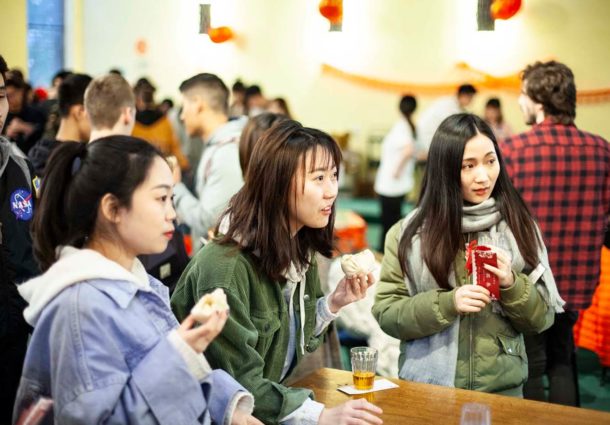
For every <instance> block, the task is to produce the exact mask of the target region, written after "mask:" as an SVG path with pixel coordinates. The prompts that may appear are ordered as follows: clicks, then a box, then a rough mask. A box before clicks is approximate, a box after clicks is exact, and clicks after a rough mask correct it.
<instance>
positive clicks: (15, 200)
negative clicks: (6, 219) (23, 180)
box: [9, 189, 34, 221]
mask: <svg viewBox="0 0 610 425" xmlns="http://www.w3.org/2000/svg"><path fill="white" fill-rule="evenodd" d="M9 201H10V203H11V204H10V205H11V211H12V212H13V214H15V217H17V220H22V221H28V220H31V219H32V216H33V215H34V204H33V202H32V193H31V192H30V191H28V190H25V189H17V190H16V191H14V192H13V193H11V197H10V200H9Z"/></svg>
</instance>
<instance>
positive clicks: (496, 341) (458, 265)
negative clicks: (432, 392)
mask: <svg viewBox="0 0 610 425" xmlns="http://www.w3.org/2000/svg"><path fill="white" fill-rule="evenodd" d="M401 223H402V222H399V223H397V224H396V225H394V227H392V229H390V231H389V232H388V234H387V237H386V247H385V256H384V258H383V262H382V266H381V278H380V281H379V283H378V284H377V285H378V286H377V295H376V298H375V305H374V306H373V315H374V316H375V318H376V319H377V321H378V322H379V325H380V326H381V328H382V329H383V331H384V332H386V333H387V334H388V335H390V336H393V337H395V338H398V339H400V340H402V341H409V340H413V339H417V338H423V337H426V336H429V335H433V334H435V333H438V332H440V331H442V330H444V329H445V328H447V327H449V326H450V325H451V324H452V323H453V322H454V321H455V320H458V317H459V316H460V315H459V314H458V312H457V309H456V307H455V302H454V294H455V291H456V289H452V290H444V289H440V288H439V289H438V290H432V291H427V292H423V293H420V294H417V295H416V296H410V295H409V293H408V290H407V287H406V284H405V281H404V277H403V275H402V272H401V269H400V264H399V261H398V244H399V238H400V235H401V232H400V231H401ZM464 257H465V256H464V251H460V252H458V255H457V258H456V261H455V263H454V271H455V274H456V275H455V277H456V282H457V285H458V287H459V286H461V285H465V284H469V283H470V281H469V279H470V278H469V277H468V276H467V273H466V271H465V258H464ZM514 277H515V283H514V284H513V286H511V287H510V288H507V289H501V290H500V295H501V296H500V298H501V301H500V304H501V306H502V310H503V312H504V315H501V314H499V313H495V312H493V311H492V305H491V304H488V305H487V306H486V307H485V308H484V309H483V310H482V311H480V312H478V313H472V314H464V315H462V316H461V320H460V326H459V340H458V358H457V368H456V373H455V386H456V387H457V388H464V389H472V390H478V391H485V392H490V393H502V394H505V395H517V396H519V395H521V393H522V386H523V383H524V382H525V381H526V380H527V356H526V354H525V345H524V343H523V334H524V333H537V332H541V331H542V330H544V329H546V328H548V327H549V326H550V325H551V324H552V322H553V318H554V314H553V311H552V310H551V309H549V308H548V307H547V305H546V303H545V302H544V300H543V299H542V297H541V296H540V294H539V293H538V291H537V290H536V288H535V286H534V285H533V284H532V283H531V281H530V280H529V279H528V278H527V276H526V275H525V274H522V273H514ZM404 361H405V352H404V344H402V346H401V356H400V359H399V369H400V367H401V366H402V364H403V363H404Z"/></svg>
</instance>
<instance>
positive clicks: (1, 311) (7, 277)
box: [0, 137, 39, 423]
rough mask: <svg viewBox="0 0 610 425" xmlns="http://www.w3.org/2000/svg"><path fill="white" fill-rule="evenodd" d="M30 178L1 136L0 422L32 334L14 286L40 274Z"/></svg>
mask: <svg viewBox="0 0 610 425" xmlns="http://www.w3.org/2000/svg"><path fill="white" fill-rule="evenodd" d="M32 176H33V173H32V167H31V165H30V164H29V163H28V161H27V160H26V159H25V158H24V157H23V156H22V155H21V154H20V152H19V151H18V150H17V149H16V148H15V147H14V146H13V145H11V144H10V143H9V142H8V141H7V139H4V138H2V137H0V423H10V421H11V414H12V409H13V403H14V400H15V393H16V390H17V387H18V385H19V379H20V376H21V367H22V364H23V359H24V358H25V351H26V346H27V338H28V334H29V332H30V328H29V326H28V325H27V324H26V322H25V320H24V318H23V309H24V308H25V306H26V302H25V301H24V300H23V298H21V296H20V295H19V293H18V292H17V286H16V284H18V283H21V282H23V281H25V280H27V279H29V278H31V277H33V276H36V275H37V274H39V271H38V266H37V264H36V262H35V260H34V256H33V254H32V238H31V236H30V225H31V223H32V217H33V215H34V207H35V189H34V187H33V185H34V183H33V181H32Z"/></svg>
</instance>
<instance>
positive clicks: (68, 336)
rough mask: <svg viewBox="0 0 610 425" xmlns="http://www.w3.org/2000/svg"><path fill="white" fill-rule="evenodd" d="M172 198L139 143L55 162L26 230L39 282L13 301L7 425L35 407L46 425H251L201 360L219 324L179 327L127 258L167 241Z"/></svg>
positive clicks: (80, 147) (152, 282) (161, 294)
mask: <svg viewBox="0 0 610 425" xmlns="http://www.w3.org/2000/svg"><path fill="white" fill-rule="evenodd" d="M172 187H173V184H172V172H171V170H170V167H169V165H168V164H167V162H166V161H165V160H164V159H163V157H162V156H161V155H160V153H159V151H158V150H157V149H156V148H154V147H152V146H151V145H149V144H148V143H146V142H145V141H143V140H140V139H136V138H132V137H124V136H112V137H107V138H102V139H99V140H97V141H95V142H93V143H91V144H88V145H87V144H82V143H62V146H60V147H58V148H57V149H56V151H55V152H54V153H53V155H52V156H51V158H50V160H49V166H48V168H47V175H46V178H45V180H44V182H43V184H42V192H41V198H40V204H39V208H38V210H37V211H36V215H35V218H34V227H33V233H34V248H35V254H36V256H37V259H38V260H39V263H40V265H41V268H42V270H44V271H45V272H44V274H43V275H41V276H39V277H37V278H34V279H32V280H30V281H28V282H26V283H24V284H23V285H22V286H21V287H20V289H19V291H20V293H21V295H22V296H23V297H24V298H25V299H26V300H27V301H28V302H29V306H28V307H27V309H26V310H25V312H24V316H25V318H26V320H27V321H28V323H30V324H31V325H32V326H34V333H33V335H32V339H31V342H30V346H29V348H28V352H27V356H26V360H25V364H24V369H23V374H22V378H21V383H20V387H19V391H18V395H17V400H16V404H15V410H14V420H17V419H18V418H19V417H22V416H23V415H22V414H23V413H24V411H25V410H26V409H27V408H29V407H30V406H32V404H33V403H35V402H36V401H37V400H38V399H39V398H40V397H45V398H51V399H52V400H53V415H47V417H46V418H45V421H44V423H53V422H54V423H61V424H90V423H104V424H106V423H108V424H110V423H113V424H118V423H120V424H127V423H133V424H167V425H175V424H201V423H203V424H209V423H211V422H212V421H213V422H214V423H219V424H220V423H223V424H249V423H252V424H259V423H260V422H258V421H257V420H256V419H254V418H253V417H251V416H250V412H251V411H252V408H253V400H252V396H251V395H250V394H248V393H247V392H246V391H245V390H244V388H243V387H241V385H239V384H238V383H237V382H236V381H235V380H233V378H231V377H230V376H229V375H228V374H227V373H225V372H223V371H219V370H214V371H212V370H211V369H210V367H209V365H208V363H207V361H206V360H205V357H204V356H202V355H201V353H202V352H203V351H204V350H205V349H206V347H207V346H208V344H209V343H210V342H211V341H212V340H213V339H214V337H216V335H217V334H218V333H219V332H220V331H221V329H222V327H223V326H224V324H225V321H226V320H227V314H228V313H227V312H222V313H221V312H218V313H216V314H214V315H212V317H211V318H210V319H209V320H207V321H206V322H205V323H203V324H202V325H201V326H199V327H194V324H195V321H194V319H193V318H192V317H191V316H189V317H187V318H186V319H185V320H184V321H183V322H182V324H178V322H177V321H176V319H175V318H174V316H173V315H172V313H171V310H170V308H169V298H168V291H167V288H166V287H165V286H164V285H163V284H161V283H160V282H159V281H157V280H156V279H154V278H153V277H151V276H149V275H147V274H146V271H145V270H144V268H143V266H142V264H141V263H140V262H139V261H138V259H137V258H136V256H137V255H140V254H153V253H159V252H162V251H163V250H164V249H165V247H166V245H167V243H168V241H169V240H170V239H171V237H172V233H173V230H174V227H173V224H172V220H173V219H174V218H175V211H174V208H173V206H172ZM51 416H52V417H51Z"/></svg>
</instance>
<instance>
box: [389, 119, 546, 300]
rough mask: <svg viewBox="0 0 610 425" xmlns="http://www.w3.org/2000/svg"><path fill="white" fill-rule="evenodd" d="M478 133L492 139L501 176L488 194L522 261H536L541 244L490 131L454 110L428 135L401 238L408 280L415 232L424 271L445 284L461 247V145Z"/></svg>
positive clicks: (440, 284) (480, 122)
mask: <svg viewBox="0 0 610 425" xmlns="http://www.w3.org/2000/svg"><path fill="white" fill-rule="evenodd" d="M477 134H483V135H485V136H486V137H488V138H489V139H490V140H491V141H492V143H493V145H494V149H495V150H496V155H497V157H498V163H499V164H500V174H499V175H498V179H497V180H496V184H495V186H494V189H493V192H492V194H491V196H492V197H493V198H495V200H496V203H497V205H498V209H499V211H500V213H501V215H502V218H503V219H504V220H506V222H507V224H508V227H509V228H510V229H511V231H512V232H513V234H514V236H515V239H516V241H517V245H518V247H519V251H520V252H521V255H522V257H523V258H524V260H525V262H526V263H527V264H528V265H530V266H536V265H537V264H538V248H539V247H540V246H541V245H542V242H541V240H540V238H539V236H538V232H537V231H536V224H535V221H534V219H533V217H532V214H531V213H530V211H529V209H528V207H527V205H526V204H525V201H524V200H523V198H522V197H521V195H520V194H519V192H517V190H516V189H515V187H514V186H513V184H512V182H511V181H510V178H509V177H508V174H507V172H506V168H505V164H504V160H503V158H502V153H501V152H500V149H499V147H498V142H497V141H496V138H495V136H494V134H493V131H492V130H491V128H489V126H488V125H487V124H486V123H485V122H484V121H483V120H482V119H481V118H479V117H477V116H476V115H472V114H456V115H452V116H450V117H448V118H447V119H445V120H444V121H443V122H442V123H441V125H440V126H439V127H438V129H437V130H436V133H434V136H433V137H432V142H431V144H430V150H429V154H428V164H427V166H426V172H425V174H424V179H423V182H422V190H421V194H420V198H419V201H418V205H417V206H418V211H417V212H416V213H415V216H414V217H413V218H412V219H411V220H410V222H409V224H408V225H407V227H406V229H405V232H404V234H403V235H402V238H401V240H400V245H399V248H398V257H399V260H400V266H401V269H402V272H403V273H404V274H406V275H407V276H408V277H409V278H410V279H411V280H412V278H413V276H412V275H411V274H410V270H409V268H408V265H407V259H408V257H409V252H410V250H411V240H412V238H413V236H415V235H416V234H419V237H420V239H421V254H422V256H423V259H424V261H425V263H426V265H427V266H428V269H429V270H430V272H431V273H432V276H434V279H435V280H436V282H437V283H438V284H439V286H440V287H442V288H449V281H448V278H449V273H450V270H451V265H452V264H453V262H454V261H455V257H456V255H457V253H458V250H459V249H460V247H461V246H463V245H462V244H463V237H462V207H463V205H464V200H463V197H462V190H461V169H462V159H463V157H464V147H465V146H466V143H467V142H468V141H469V140H470V139H472V138H473V137H475V136H476V135H477Z"/></svg>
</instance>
